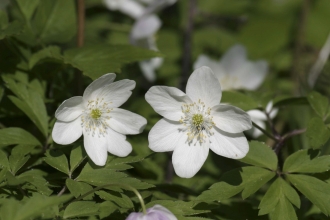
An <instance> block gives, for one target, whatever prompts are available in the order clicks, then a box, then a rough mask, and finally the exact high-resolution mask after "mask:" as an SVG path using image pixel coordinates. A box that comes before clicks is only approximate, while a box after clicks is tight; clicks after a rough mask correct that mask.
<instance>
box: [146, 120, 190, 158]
mask: <svg viewBox="0 0 330 220" xmlns="http://www.w3.org/2000/svg"><path fill="white" fill-rule="evenodd" d="M181 128H182V124H181V123H179V122H173V121H169V120H167V119H160V120H159V121H158V122H157V123H156V124H155V125H154V126H153V127H152V128H151V130H150V132H149V135H148V141H149V148H150V149H151V150H153V151H155V152H166V151H173V150H174V148H175V146H176V144H177V143H178V141H179V139H180V137H181V136H186V134H185V133H183V132H180V129H181Z"/></svg>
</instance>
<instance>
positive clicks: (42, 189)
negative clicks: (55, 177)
mask: <svg viewBox="0 0 330 220" xmlns="http://www.w3.org/2000/svg"><path fill="white" fill-rule="evenodd" d="M42 175H44V174H43V173H42V172H40V170H35V169H34V170H29V171H26V172H24V173H22V174H20V175H19V176H18V179H20V180H24V181H26V182H28V183H30V184H32V185H33V186H34V187H35V189H34V190H37V191H38V192H39V193H41V194H43V195H46V196H50V195H51V194H52V192H53V191H52V190H51V189H49V188H48V186H49V183H48V181H47V180H46V179H45V178H43V177H42ZM24 186H26V185H24Z"/></svg>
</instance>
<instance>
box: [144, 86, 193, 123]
mask: <svg viewBox="0 0 330 220" xmlns="http://www.w3.org/2000/svg"><path fill="white" fill-rule="evenodd" d="M145 98H146V100H147V102H148V103H149V104H150V105H151V106H152V108H153V109H154V110H155V111H156V112H157V113H158V114H160V115H161V116H163V117H165V118H167V119H170V120H173V121H179V120H180V118H181V116H183V113H182V109H181V107H182V105H183V104H188V103H191V100H190V98H189V97H188V96H187V95H186V94H185V93H184V92H182V91H181V90H179V89H177V88H174V87H167V86H153V87H151V88H150V89H149V90H148V92H147V93H146V95H145Z"/></svg>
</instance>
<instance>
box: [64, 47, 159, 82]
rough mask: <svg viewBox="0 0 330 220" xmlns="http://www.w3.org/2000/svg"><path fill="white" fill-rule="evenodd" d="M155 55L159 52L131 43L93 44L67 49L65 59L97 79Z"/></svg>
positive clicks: (85, 73)
mask: <svg viewBox="0 0 330 220" xmlns="http://www.w3.org/2000/svg"><path fill="white" fill-rule="evenodd" d="M155 56H159V53H158V52H155V51H151V50H146V49H142V48H137V47H133V46H129V45H92V46H84V47H81V48H76V49H70V50H67V51H65V52H64V61H65V63H68V64H71V65H72V66H73V67H75V68H77V69H79V70H81V71H82V72H83V74H84V75H87V76H89V77H90V78H92V79H97V78H99V77H100V76H102V75H103V74H105V73H111V72H120V68H121V66H122V65H124V64H126V63H130V62H134V61H139V60H145V59H149V58H152V57H155Z"/></svg>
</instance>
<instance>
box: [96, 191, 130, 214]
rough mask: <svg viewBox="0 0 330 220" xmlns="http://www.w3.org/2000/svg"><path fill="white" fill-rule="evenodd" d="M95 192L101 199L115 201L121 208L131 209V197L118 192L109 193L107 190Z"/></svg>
mask: <svg viewBox="0 0 330 220" xmlns="http://www.w3.org/2000/svg"><path fill="white" fill-rule="evenodd" d="M95 194H97V195H99V196H100V198H101V199H104V200H109V201H113V202H114V203H116V204H117V205H118V206H120V207H122V208H125V209H131V208H133V207H134V205H133V203H132V201H131V199H130V198H129V197H128V196H126V195H125V194H123V193H118V192H117V193H115V192H113V193H109V192H105V191H103V190H100V191H97V192H96V193H95Z"/></svg>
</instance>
